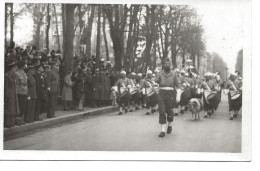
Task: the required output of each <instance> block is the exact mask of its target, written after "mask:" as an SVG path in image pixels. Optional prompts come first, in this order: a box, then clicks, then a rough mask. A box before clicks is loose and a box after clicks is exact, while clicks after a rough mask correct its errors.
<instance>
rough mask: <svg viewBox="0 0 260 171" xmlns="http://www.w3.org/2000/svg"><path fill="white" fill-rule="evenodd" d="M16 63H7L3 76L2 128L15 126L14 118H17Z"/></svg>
mask: <svg viewBox="0 0 260 171" xmlns="http://www.w3.org/2000/svg"><path fill="white" fill-rule="evenodd" d="M16 70H17V65H16V62H14V61H13V62H9V63H8V65H7V73H6V74H5V86H4V127H7V128H11V127H14V125H15V120H16V117H18V116H19V113H20V110H19V104H18V98H17V90H16V88H17V77H16V74H15V72H16Z"/></svg>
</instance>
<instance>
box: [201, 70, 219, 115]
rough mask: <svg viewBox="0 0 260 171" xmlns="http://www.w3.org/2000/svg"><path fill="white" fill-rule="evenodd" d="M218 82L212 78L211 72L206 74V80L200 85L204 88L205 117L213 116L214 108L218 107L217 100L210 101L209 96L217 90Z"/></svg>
mask: <svg viewBox="0 0 260 171" xmlns="http://www.w3.org/2000/svg"><path fill="white" fill-rule="evenodd" d="M216 86H217V85H216V83H215V82H214V81H213V80H212V79H211V73H206V74H205V81H204V82H203V83H202V84H201V85H200V88H201V89H203V104H204V112H205V113H204V118H207V117H208V116H211V114H212V110H213V108H216V107H217V102H216V101H215V100H214V101H213V102H209V101H208V100H207V96H208V95H209V94H210V93H211V92H212V91H216Z"/></svg>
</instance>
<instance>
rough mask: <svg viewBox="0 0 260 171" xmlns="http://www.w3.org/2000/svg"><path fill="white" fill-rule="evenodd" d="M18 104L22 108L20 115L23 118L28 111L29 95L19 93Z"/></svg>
mask: <svg viewBox="0 0 260 171" xmlns="http://www.w3.org/2000/svg"><path fill="white" fill-rule="evenodd" d="M17 97H18V104H19V109H20V117H21V119H22V120H23V119H24V115H25V114H26V113H27V101H28V100H27V95H23V94H17Z"/></svg>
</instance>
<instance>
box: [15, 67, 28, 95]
mask: <svg viewBox="0 0 260 171" xmlns="http://www.w3.org/2000/svg"><path fill="white" fill-rule="evenodd" d="M15 74H16V76H17V94H23V95H27V93H28V84H27V75H26V73H25V72H24V70H18V71H16V72H15Z"/></svg>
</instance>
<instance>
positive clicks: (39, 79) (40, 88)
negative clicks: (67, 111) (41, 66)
mask: <svg viewBox="0 0 260 171" xmlns="http://www.w3.org/2000/svg"><path fill="white" fill-rule="evenodd" d="M34 79H35V82H36V92H37V97H38V99H46V81H45V77H44V76H43V74H42V73H38V72H35V74H34Z"/></svg>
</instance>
